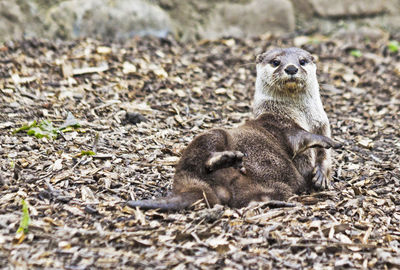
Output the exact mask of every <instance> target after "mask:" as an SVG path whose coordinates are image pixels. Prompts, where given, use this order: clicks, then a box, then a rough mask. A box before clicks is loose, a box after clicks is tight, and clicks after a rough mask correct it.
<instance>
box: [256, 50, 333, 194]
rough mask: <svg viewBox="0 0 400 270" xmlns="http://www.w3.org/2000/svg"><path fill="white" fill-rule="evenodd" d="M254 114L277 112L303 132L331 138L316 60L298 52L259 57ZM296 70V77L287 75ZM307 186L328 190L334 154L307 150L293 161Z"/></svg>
mask: <svg viewBox="0 0 400 270" xmlns="http://www.w3.org/2000/svg"><path fill="white" fill-rule="evenodd" d="M256 62H257V80H256V91H255V94H254V102H253V110H254V113H255V115H256V116H258V115H260V114H262V113H264V112H271V111H272V112H274V113H276V114H280V115H285V116H288V117H289V118H291V119H292V120H293V121H294V122H296V124H298V125H299V126H300V127H302V128H303V129H304V130H306V131H308V132H311V133H315V134H319V135H324V136H326V137H330V136H331V131H330V126H329V120H328V118H327V116H326V113H325V111H324V108H323V106H322V102H321V98H320V93H319V85H318V81H317V76H316V65H315V63H314V58H313V57H312V56H311V54H310V53H308V52H307V51H305V50H302V49H299V48H287V49H281V48H277V49H273V50H270V51H268V52H265V53H263V54H260V55H259V56H258V57H257V61H256ZM288 67H292V68H293V67H295V68H296V69H297V70H298V71H297V72H296V73H295V74H289V73H288V72H286V69H287V68H288ZM293 161H294V163H295V166H296V168H297V170H298V171H299V172H300V174H301V175H302V176H303V177H304V178H305V179H306V181H307V183H309V184H310V185H312V186H313V187H314V188H316V189H326V188H328V187H329V185H330V178H331V150H330V149H321V148H318V149H308V150H307V151H304V152H303V153H302V154H299V155H297V156H296V157H295V159H294V160H293Z"/></svg>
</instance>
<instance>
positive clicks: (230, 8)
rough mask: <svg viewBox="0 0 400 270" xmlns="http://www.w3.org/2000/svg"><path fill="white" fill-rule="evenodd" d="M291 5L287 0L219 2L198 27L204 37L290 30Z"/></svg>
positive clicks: (211, 37)
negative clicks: (204, 21)
mask: <svg viewBox="0 0 400 270" xmlns="http://www.w3.org/2000/svg"><path fill="white" fill-rule="evenodd" d="M294 26H295V18H294V11H293V6H292V4H291V2H290V1H288V0H253V1H251V2H250V3H248V4H233V3H219V4H217V5H216V7H215V9H214V10H213V11H212V13H211V15H210V16H209V20H208V23H206V24H205V25H204V26H203V29H201V30H200V31H199V33H200V36H201V37H203V38H208V39H215V38H221V37H224V36H232V37H251V36H256V35H261V34H264V33H266V32H273V33H282V32H290V31H293V30H294Z"/></svg>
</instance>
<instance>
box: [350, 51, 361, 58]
mask: <svg viewBox="0 0 400 270" xmlns="http://www.w3.org/2000/svg"><path fill="white" fill-rule="evenodd" d="M350 55H352V56H354V57H357V58H358V57H361V56H362V52H361V51H360V50H351V51H350Z"/></svg>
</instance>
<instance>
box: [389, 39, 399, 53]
mask: <svg viewBox="0 0 400 270" xmlns="http://www.w3.org/2000/svg"><path fill="white" fill-rule="evenodd" d="M388 49H389V51H390V52H393V53H396V52H398V51H399V50H400V43H399V42H398V41H397V40H392V41H390V42H389V44H388Z"/></svg>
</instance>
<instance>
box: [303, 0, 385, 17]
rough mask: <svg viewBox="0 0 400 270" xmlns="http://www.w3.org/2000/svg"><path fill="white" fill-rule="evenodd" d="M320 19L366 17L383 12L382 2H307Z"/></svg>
mask: <svg viewBox="0 0 400 270" xmlns="http://www.w3.org/2000/svg"><path fill="white" fill-rule="evenodd" d="M308 1H309V3H310V4H311V5H312V7H313V9H314V11H315V12H316V13H317V14H318V15H319V16H321V17H343V16H367V15H376V14H379V13H383V12H384V11H385V3H384V1H376V0H336V1H331V0H308Z"/></svg>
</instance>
